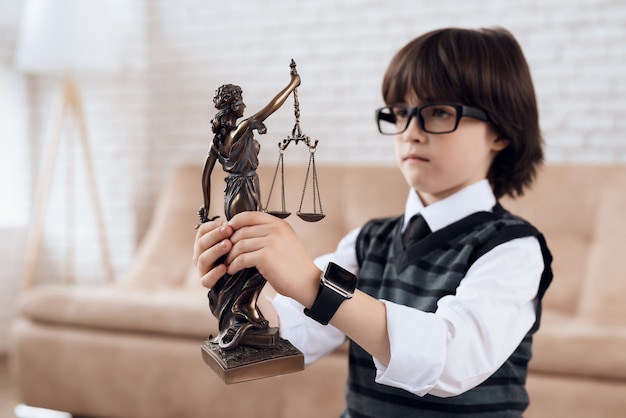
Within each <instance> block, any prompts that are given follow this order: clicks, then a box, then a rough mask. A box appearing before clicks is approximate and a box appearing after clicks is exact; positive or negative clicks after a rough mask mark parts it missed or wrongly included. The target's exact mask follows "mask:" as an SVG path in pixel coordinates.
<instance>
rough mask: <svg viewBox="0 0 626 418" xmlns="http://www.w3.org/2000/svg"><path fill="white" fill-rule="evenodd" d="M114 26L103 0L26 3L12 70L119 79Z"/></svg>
mask: <svg viewBox="0 0 626 418" xmlns="http://www.w3.org/2000/svg"><path fill="white" fill-rule="evenodd" d="M114 3H115V2H114ZM117 23H118V22H117V21H116V19H115V16H114V10H113V9H112V8H111V3H110V2H109V1H106V0H26V1H25V2H24V9H23V11H22V21H21V26H20V33H19V38H18V45H17V53H16V65H17V67H18V68H19V69H20V70H22V71H24V72H30V73H50V74H59V73H60V74H67V73H85V72H86V73H109V74H113V73H117V72H119V71H120V70H121V66H122V62H121V61H122V60H121V47H120V40H119V30H118V29H119V27H118V25H117Z"/></svg>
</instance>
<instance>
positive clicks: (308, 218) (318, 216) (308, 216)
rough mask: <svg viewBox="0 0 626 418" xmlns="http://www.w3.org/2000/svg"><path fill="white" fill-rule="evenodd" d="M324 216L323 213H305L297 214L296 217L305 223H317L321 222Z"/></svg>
mask: <svg viewBox="0 0 626 418" xmlns="http://www.w3.org/2000/svg"><path fill="white" fill-rule="evenodd" d="M325 216H326V215H324V214H323V213H305V212H298V217H299V218H300V219H302V220H303V221H305V222H317V221H321V220H322V219H324V217H325Z"/></svg>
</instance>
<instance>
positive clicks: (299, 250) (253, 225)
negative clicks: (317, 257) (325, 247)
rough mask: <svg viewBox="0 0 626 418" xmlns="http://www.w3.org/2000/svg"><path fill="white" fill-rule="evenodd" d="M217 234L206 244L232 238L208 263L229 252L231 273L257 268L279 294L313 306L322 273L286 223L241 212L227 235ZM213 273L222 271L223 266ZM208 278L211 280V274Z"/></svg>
mask: <svg viewBox="0 0 626 418" xmlns="http://www.w3.org/2000/svg"><path fill="white" fill-rule="evenodd" d="M218 231H219V229H218ZM232 231H234V232H232ZM231 233H232V235H229V234H231ZM215 235H216V236H215V237H214V238H212V239H207V241H208V242H214V243H215V242H219V240H220V239H223V238H227V237H229V239H228V240H226V241H227V242H228V244H229V245H225V246H224V247H223V249H224V250H225V251H224V252H222V251H221V250H222V248H221V247H220V249H219V250H218V249H215V251H214V252H213V253H212V255H211V256H207V258H206V260H207V261H208V262H209V263H211V262H214V261H215V259H216V256H217V257H219V255H218V254H225V253H228V255H227V257H226V262H225V264H226V266H228V269H227V272H228V273H229V274H235V273H236V272H238V271H239V270H243V269H244V268H249V267H256V268H257V270H259V272H260V273H261V274H262V275H263V277H265V279H266V280H267V281H268V282H269V283H270V284H271V285H272V287H274V289H275V290H276V291H277V292H278V293H281V294H283V295H285V296H289V297H291V298H293V299H296V300H297V301H298V302H300V303H302V304H303V305H304V306H306V307H310V306H311V305H312V304H313V301H314V300H315V297H316V295H317V291H318V288H319V276H320V270H319V269H318V268H317V266H316V265H315V264H314V263H313V261H312V260H311V259H310V258H309V256H308V254H307V253H306V250H305V249H304V246H303V245H302V243H301V242H300V240H299V239H298V237H297V236H296V234H295V232H294V230H293V228H292V227H291V225H289V224H288V223H287V222H285V221H283V220H281V219H278V218H276V217H274V216H272V215H269V214H267V213H263V212H242V213H239V214H237V215H235V216H234V217H233V218H232V219H231V220H230V221H228V224H227V226H226V227H225V231H224V235H220V234H219V233H216V234H215ZM230 245H232V248H230ZM229 251H230V252H229ZM213 270H218V271H222V270H220V266H216V267H215V269H213ZM216 274H217V273H216ZM222 274H223V272H222ZM207 277H209V280H212V277H213V275H212V272H210V275H209V274H208V275H207ZM203 284H204V282H203Z"/></svg>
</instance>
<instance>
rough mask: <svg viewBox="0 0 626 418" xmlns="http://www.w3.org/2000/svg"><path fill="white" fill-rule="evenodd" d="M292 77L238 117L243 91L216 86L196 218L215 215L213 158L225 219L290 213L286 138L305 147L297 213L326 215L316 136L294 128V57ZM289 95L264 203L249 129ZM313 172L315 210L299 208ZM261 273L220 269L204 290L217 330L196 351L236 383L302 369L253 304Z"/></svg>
mask: <svg viewBox="0 0 626 418" xmlns="http://www.w3.org/2000/svg"><path fill="white" fill-rule="evenodd" d="M290 68H291V71H290V77H291V79H290V81H289V84H288V85H287V86H286V87H285V88H283V89H282V90H281V91H280V92H279V93H278V94H277V95H276V96H274V98H273V99H272V100H271V101H270V102H269V103H268V104H267V105H266V106H265V107H264V108H262V109H261V110H259V111H258V112H257V113H255V114H254V115H253V116H251V117H249V118H247V119H243V120H242V121H241V122H240V123H237V120H238V119H239V118H241V117H242V116H243V111H244V108H245V104H244V103H243V98H242V90H241V88H240V87H239V86H236V85H233V84H224V85H222V86H220V87H219V88H218V89H217V90H216V92H215V97H214V98H213V103H214V104H215V108H216V109H217V113H216V114H215V117H214V118H213V120H212V121H211V125H212V130H213V133H214V137H213V142H212V143H211V147H210V149H209V153H208V156H207V159H206V163H205V166H204V170H203V173H202V190H203V194H204V204H203V206H202V207H201V208H200V210H199V211H198V215H199V217H200V222H202V223H204V222H208V221H210V220H213V219H215V218H217V216H214V217H209V210H210V208H211V206H210V205H211V202H210V196H211V180H210V178H211V172H212V171H213V168H214V167H215V163H216V162H219V163H220V164H221V165H222V168H223V170H224V171H225V172H226V173H227V177H226V178H225V181H226V188H225V191H224V214H225V216H226V219H231V218H232V217H233V216H234V215H236V214H237V213H240V212H243V211H264V212H267V213H270V214H272V215H274V216H277V217H279V218H286V217H287V216H289V215H290V212H288V211H287V210H286V208H285V191H284V182H285V178H284V152H285V150H286V149H287V147H288V146H289V144H291V143H292V142H293V143H294V144H298V143H299V142H302V143H304V144H305V145H306V146H307V147H308V149H309V164H308V167H307V172H306V177H305V181H304V187H303V190H302V199H301V200H300V208H299V210H298V212H297V215H298V216H299V217H300V218H301V219H302V220H304V221H306V222H316V221H319V220H321V219H322V218H323V217H324V213H323V211H322V206H321V201H320V194H319V184H318V180H317V171H316V168H315V151H316V149H317V144H318V141H317V140H315V141H314V142H313V141H311V139H310V138H309V137H308V136H306V135H304V134H303V133H302V130H301V128H300V119H299V118H300V105H299V102H298V92H297V88H298V86H299V85H300V81H301V80H300V76H299V75H298V72H297V71H296V64H295V62H294V61H293V60H291V64H290ZM292 94H293V97H294V114H295V125H294V128H293V130H292V134H291V136H287V138H286V139H284V140H282V141H281V142H279V143H278V148H279V156H278V163H277V165H276V170H275V172H274V178H273V179H272V185H271V187H270V191H269V194H268V198H267V204H266V205H265V206H263V205H262V203H261V196H260V185H259V178H258V176H257V173H256V169H257V167H258V165H259V159H258V154H259V151H260V144H259V142H258V141H257V140H256V139H255V138H254V131H255V130H256V131H257V132H258V134H260V135H262V134H265V133H266V128H265V125H264V124H263V121H264V120H265V119H267V118H268V117H269V116H270V115H271V114H272V113H274V112H275V111H276V110H278V109H279V108H280V107H281V106H282V105H283V104H284V103H285V101H286V100H287V98H288V97H289V96H290V95H292ZM279 171H280V172H281V180H280V181H281V194H282V200H281V201H282V208H281V210H277V211H271V210H269V209H268V206H269V202H270V198H271V195H272V191H273V189H274V186H275V183H276V179H277V176H278V172H279ZM310 174H311V177H312V183H313V186H312V190H313V211H312V212H303V211H302V205H303V202H304V198H305V193H306V189H307V183H308V179H309V177H310ZM265 283H266V280H265V278H264V277H263V276H262V275H261V274H260V273H259V272H258V271H257V269H256V268H248V269H244V270H242V271H240V272H238V273H236V274H234V275H229V274H225V275H224V276H222V278H221V279H220V280H219V281H218V282H217V283H216V284H215V286H213V288H212V289H211V290H209V294H208V298H209V307H210V309H211V312H212V313H213V315H214V316H215V317H216V318H217V319H218V323H219V333H218V335H217V336H209V338H208V339H207V340H206V341H205V342H204V343H203V344H202V358H203V359H204V362H205V363H206V364H207V365H208V366H210V367H211V368H212V369H213V371H214V372H215V373H216V374H218V376H219V377H220V378H221V379H222V380H223V381H224V382H225V383H227V384H230V383H238V382H243V381H247V380H253V379H259V378H263V377H269V376H275V375H281V374H286V373H291V372H296V371H300V370H303V369H304V356H303V354H302V353H301V352H300V351H299V350H298V349H297V348H295V347H294V346H293V345H292V344H291V343H290V342H289V341H287V340H285V339H283V338H280V336H279V333H278V328H274V327H270V326H269V324H268V321H267V320H266V319H265V318H264V317H263V314H262V313H261V311H259V309H258V307H257V303H256V302H257V299H258V297H259V294H260V293H261V290H262V289H263V286H264V285H265Z"/></svg>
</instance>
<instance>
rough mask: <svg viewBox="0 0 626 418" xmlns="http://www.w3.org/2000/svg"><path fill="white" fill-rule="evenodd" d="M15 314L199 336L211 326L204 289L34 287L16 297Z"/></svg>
mask: <svg viewBox="0 0 626 418" xmlns="http://www.w3.org/2000/svg"><path fill="white" fill-rule="evenodd" d="M18 312H19V314H20V315H21V316H24V317H27V318H30V319H31V320H33V321H39V322H47V323H53V324H59V325H66V326H76V327H88V328H99V329H106V330H120V331H128V332H133V333H158V334H166V335H178V336H189V337H197V338H198V339H199V340H203V339H205V338H206V337H207V336H208V335H209V334H211V333H212V334H215V333H216V330H217V320H216V319H215V317H214V316H213V314H211V311H210V310H209V307H208V303H207V298H206V292H202V291H196V290H194V291H192V290H191V289H187V290H185V289H184V288H181V289H178V288H151V289H141V290H140V289H132V288H119V287H114V286H112V287H68V286H60V285H47V286H39V287H35V288H33V289H31V290H30V291H29V292H27V293H26V294H24V295H23V296H22V297H21V298H19V299H18Z"/></svg>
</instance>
